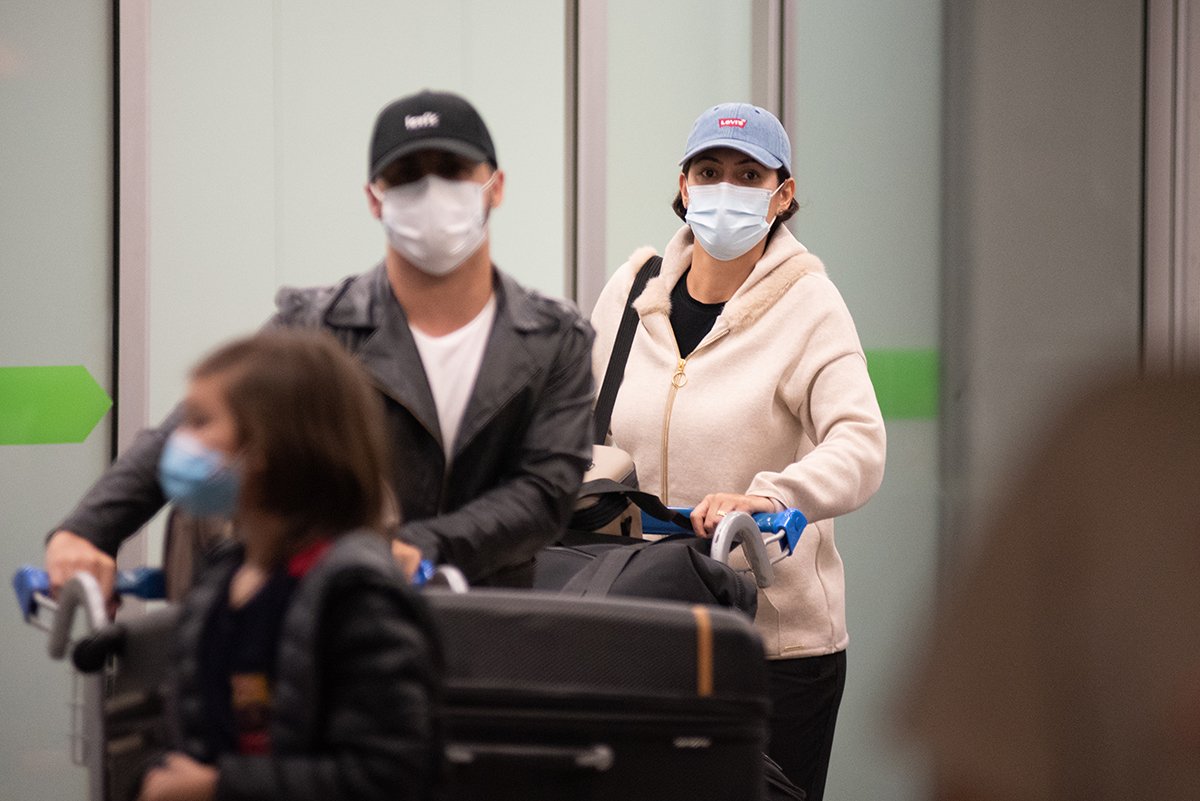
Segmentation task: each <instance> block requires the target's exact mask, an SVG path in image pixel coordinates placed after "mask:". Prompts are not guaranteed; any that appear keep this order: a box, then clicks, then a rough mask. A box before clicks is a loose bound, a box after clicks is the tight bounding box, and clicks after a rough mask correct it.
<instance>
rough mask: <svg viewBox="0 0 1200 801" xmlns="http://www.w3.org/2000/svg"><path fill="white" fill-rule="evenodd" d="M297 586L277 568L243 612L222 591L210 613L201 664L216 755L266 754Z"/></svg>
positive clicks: (201, 653) (283, 571)
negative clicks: (282, 644)
mask: <svg viewBox="0 0 1200 801" xmlns="http://www.w3.org/2000/svg"><path fill="white" fill-rule="evenodd" d="M296 583H297V581H296V579H295V578H294V577H292V576H290V575H288V572H287V570H285V569H284V568H282V567H280V568H279V569H277V570H275V571H274V572H272V573H271V575H270V576H269V577H268V578H267V581H266V583H265V584H263V586H262V587H261V588H259V590H258V592H257V593H255V595H254V597H253V598H251V599H250V600H249V601H247V602H246V603H245V604H244V605H243V606H242V607H241V608H239V609H231V608H230V606H229V593H228V590H226V592H225V593H224V594H223V595H222V596H221V597H220V599H219V600H218V602H217V604H216V606H215V608H214V609H213V612H212V619H211V623H210V625H209V626H208V628H207V629H206V630H205V637H204V640H203V642H202V644H201V650H200V662H201V666H202V667H201V671H202V682H203V688H204V690H203V692H204V696H205V707H206V708H207V709H208V711H209V715H210V717H209V727H210V728H209V733H208V736H209V737H210V746H212V747H213V749H214V750H215V751H216V752H218V753H238V754H264V753H268V752H269V750H270V742H269V738H268V735H267V731H268V724H269V722H270V708H271V695H272V691H273V689H274V683H275V671H276V664H275V655H276V653H277V651H278V648H279V638H280V634H281V629H282V626H283V616H284V613H285V612H286V611H287V607H288V603H289V602H290V601H291V598H292V592H293V591H294V590H295V588H296Z"/></svg>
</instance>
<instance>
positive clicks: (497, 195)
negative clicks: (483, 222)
mask: <svg viewBox="0 0 1200 801" xmlns="http://www.w3.org/2000/svg"><path fill="white" fill-rule="evenodd" d="M488 191H489V192H490V193H491V196H492V200H491V206H492V208H493V209H496V208H499V207H500V204H501V202H503V201H504V170H500V169H498V170H496V172H494V173H492V188H491V189H490V190H488Z"/></svg>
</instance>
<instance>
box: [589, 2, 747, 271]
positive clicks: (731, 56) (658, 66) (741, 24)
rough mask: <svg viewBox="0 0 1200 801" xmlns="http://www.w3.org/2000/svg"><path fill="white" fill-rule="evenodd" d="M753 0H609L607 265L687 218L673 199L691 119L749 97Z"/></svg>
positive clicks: (664, 236) (656, 241)
mask: <svg viewBox="0 0 1200 801" xmlns="http://www.w3.org/2000/svg"><path fill="white" fill-rule="evenodd" d="M752 5H753V4H752V3H751V2H750V0H736V1H735V2H729V1H728V0H707V1H706V2H686V0H667V1H666V2H654V3H646V2H638V0H610V2H609V3H608V70H607V80H608V93H607V97H608V101H607V103H608V117H607V147H608V171H607V175H606V177H605V182H606V186H607V190H608V191H607V198H606V199H605V212H606V216H607V236H606V247H605V249H606V254H605V259H604V263H605V266H606V269H607V273H608V274H609V275H611V274H612V273H613V272H614V271H615V270H616V269H617V267H619V266H620V265H621V264H622V263H623V262H624V261H625V259H627V258H628V257H629V254H630V253H632V252H633V251H634V250H636V249H637V248H638V247H641V246H642V245H653V246H654V248H655V249H656V250H658V251H659V252H661V251H662V249H663V248H664V247H665V246H666V244H667V241H668V240H670V238H671V236H672V235H673V234H674V233H675V231H676V230H677V229H678V228H679V226H680V225H682V224H683V223H682V222H681V221H680V219H679V218H678V217H676V216H675V212H673V211H672V210H671V200H672V199H673V198H674V197H675V193H676V191H678V188H679V158H680V156H682V155H683V150H684V144H685V143H686V141H687V136H688V132H689V131H691V128H692V121H693V120H695V119H696V117H698V116H699V115H700V112H702V111H703V110H704V109H706V108H708V107H709V106H713V105H716V104H717V103H724V102H728V101H736V100H749V99H750V84H751V74H750V63H751V57H750V56H751V50H750V48H751V11H752ZM589 201H590V199H588V198H584V200H583V203H584V209H585V212H586V204H587V203H588V202H589ZM591 202H598V201H591Z"/></svg>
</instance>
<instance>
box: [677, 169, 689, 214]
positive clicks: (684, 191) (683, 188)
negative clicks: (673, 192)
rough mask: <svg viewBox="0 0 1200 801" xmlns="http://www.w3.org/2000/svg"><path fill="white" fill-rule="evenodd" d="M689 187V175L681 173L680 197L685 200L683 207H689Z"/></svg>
mask: <svg viewBox="0 0 1200 801" xmlns="http://www.w3.org/2000/svg"><path fill="white" fill-rule="evenodd" d="M687 188H688V185H687V176H686V175H684V174H683V173H679V197H680V199H681V200H683V207H684V208H685V209H686V208H687V205H688V193H687Z"/></svg>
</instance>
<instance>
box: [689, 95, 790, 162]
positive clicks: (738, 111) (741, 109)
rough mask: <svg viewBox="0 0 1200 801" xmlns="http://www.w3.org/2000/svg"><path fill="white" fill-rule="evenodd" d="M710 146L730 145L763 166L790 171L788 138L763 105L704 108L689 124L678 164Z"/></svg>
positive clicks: (730, 104)
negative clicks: (684, 145) (690, 124)
mask: <svg viewBox="0 0 1200 801" xmlns="http://www.w3.org/2000/svg"><path fill="white" fill-rule="evenodd" d="M714 147H729V148H733V149H734V150H737V151H738V152H741V153H745V154H746V155H747V156H749V157H750V158H752V159H754V160H755V161H757V162H758V163H760V164H762V165H763V166H764V167H769V168H771V169H773V170H777V169H779V168H780V167H782V168H783V169H785V170H787V174H788V175H791V174H792V143H791V140H789V139H788V135H787V131H785V130H784V129H783V125H782V124H781V123H780V122H779V120H778V119H776V118H775V115H774V114H772V113H771V112H769V111H767V110H766V109H765V108H759V107H758V106H755V105H751V104H750V103H722V104H720V105H719V106H713V107H712V108H710V109H708V110H707V111H705V112H704V113H703V114H701V115H700V116H699V117H697V118H696V121H695V122H694V123H693V124H692V132H691V134H690V135H689V136H688V140H687V149H686V150H685V151H684V154H683V158H682V159H681V160H680V162H679V163H680V164H681V165H682V164H683V163H684V162H686V161H687V160H688V159H690V158H692V157H694V156H695V155H696V154H698V153H700V152H701V151H704V150H710V149H712V148H714Z"/></svg>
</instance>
